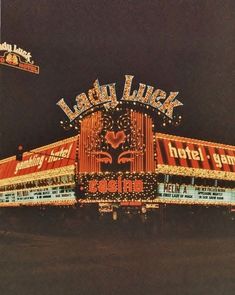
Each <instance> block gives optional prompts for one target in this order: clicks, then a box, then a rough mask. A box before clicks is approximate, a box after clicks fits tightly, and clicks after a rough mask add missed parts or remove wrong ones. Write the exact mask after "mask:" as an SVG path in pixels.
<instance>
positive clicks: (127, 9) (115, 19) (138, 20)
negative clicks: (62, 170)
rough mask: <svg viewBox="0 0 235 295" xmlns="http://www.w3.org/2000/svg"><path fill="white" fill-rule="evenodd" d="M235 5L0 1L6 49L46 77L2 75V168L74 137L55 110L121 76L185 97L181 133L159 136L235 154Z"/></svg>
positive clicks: (120, 81)
mask: <svg viewBox="0 0 235 295" xmlns="http://www.w3.org/2000/svg"><path fill="white" fill-rule="evenodd" d="M234 12H235V2H234V1H233V0H231V1H228V0H223V1H221V0H220V1H216V0H213V1H212V0H210V1H209V0H203V1H199V0H187V1H186V0H185V1H183V0H182V1H180V0H172V1H170V0H163V1H157V0H155V1H147V0H145V1H140V0H135V1H120V0H119V1H110V0H109V1H103V0H99V1H94V0H93V1H90V0H82V1H78V0H77V1H72V0H68V1H64V0H63V1H62V0H57V1H55V0H50V1H48V0H37V1H33V0H2V32H1V33H2V34H1V39H2V40H1V42H4V41H6V42H7V43H10V44H16V45H18V46H19V47H21V48H23V49H25V50H27V51H30V52H31V54H32V57H33V60H34V61H35V64H36V65H39V66H40V75H34V74H31V73H28V72H24V71H20V70H17V69H13V68H10V67H5V66H0V104H1V108H0V109H1V117H0V118H1V119H0V132H1V133H0V135H1V138H0V158H4V157H6V156H10V155H14V154H15V150H16V147H17V146H18V144H23V145H24V146H25V147H26V148H27V149H32V148H35V147H39V146H41V145H45V144H48V143H51V142H54V141H56V140H59V139H63V138H66V137H68V136H70V135H73V134H75V133H71V132H67V131H65V130H63V129H62V128H61V126H60V124H59V121H60V120H61V119H66V115H65V114H64V113H63V111H62V110H61V109H60V108H59V107H58V106H57V105H56V103H57V101H58V100H59V99H60V98H62V97H64V98H65V100H66V102H67V103H68V104H69V105H70V106H72V105H74V104H75V96H76V95H77V94H80V93H82V92H85V93H86V92H87V91H88V89H90V88H91V87H92V84H93V82H94V80H95V79H96V78H99V81H100V83H101V84H107V83H113V82H116V83H117V84H116V85H117V90H118V94H119V98H121V94H122V90H123V86H124V76H125V74H131V75H134V76H135V78H134V81H135V86H136V87H137V86H138V83H140V82H141V83H145V84H147V85H151V86H154V87H155V88H160V89H163V90H165V91H166V92H167V93H169V92H170V91H179V95H178V97H177V98H178V99H179V100H180V101H182V102H183V103H184V106H183V107H179V108H177V109H175V112H176V113H177V114H181V115H182V118H183V119H182V124H181V125H180V126H178V127H172V126H170V127H166V128H164V127H161V125H160V123H161V122H160V121H159V128H158V130H159V132H164V133H171V134H175V135H179V136H186V137H192V138H198V139H203V140H209V141H215V142H222V143H227V144H232V145H234V144H235V112H234V110H235V101H234V96H233V93H234V91H235V86H234V84H235V83H234V78H235V72H234V69H235V67H234V64H235V55H234V52H235V48H234V47H235V40H234V39H235V23H234V19H235V13H234Z"/></svg>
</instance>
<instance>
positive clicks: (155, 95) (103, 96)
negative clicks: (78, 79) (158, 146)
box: [57, 75, 183, 122]
mask: <svg viewBox="0 0 235 295" xmlns="http://www.w3.org/2000/svg"><path fill="white" fill-rule="evenodd" d="M133 78H134V76H130V75H126V76H125V85H124V90H123V95H122V98H121V99H120V101H118V99H117V95H116V86H115V83H110V84H106V85H100V84H99V81H98V79H97V80H96V81H95V82H94V84H93V86H94V87H93V88H92V89H90V90H88V95H86V94H85V93H81V94H79V95H77V96H76V103H77V104H76V105H74V106H73V108H74V111H72V110H71V109H70V107H69V106H68V105H67V104H66V102H65V101H64V99H63V98H62V99H60V100H59V101H58V102H57V105H58V106H60V107H61V109H62V110H63V111H64V112H65V114H66V115H67V117H68V118H69V120H70V122H72V121H73V120H74V119H76V118H77V117H79V116H80V115H81V114H82V113H84V112H86V111H88V110H91V109H92V108H94V107H95V106H100V105H103V106H104V108H105V109H106V110H110V109H114V108H116V106H117V105H118V104H119V103H121V102H124V101H128V102H133V103H136V102H138V103H141V104H144V105H147V106H150V107H152V108H154V109H156V110H158V111H160V112H162V113H163V114H165V115H166V116H167V117H169V118H170V119H172V118H173V110H174V108H175V107H178V106H181V105H183V104H182V103H181V102H180V101H179V100H178V99H176V96H177V95H178V94H179V92H170V94H169V96H167V94H166V92H165V91H163V90H161V89H156V90H154V87H152V86H149V85H146V84H142V83H139V89H138V90H132V89H131V87H132V80H133Z"/></svg>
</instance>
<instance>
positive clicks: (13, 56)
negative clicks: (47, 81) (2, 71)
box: [0, 42, 39, 74]
mask: <svg viewBox="0 0 235 295" xmlns="http://www.w3.org/2000/svg"><path fill="white" fill-rule="evenodd" d="M0 64H1V65H4V66H8V67H12V68H17V69H19V70H23V71H27V72H30V73H33V74H39V66H36V65H35V64H34V62H33V61H32V55H31V53H30V52H28V51H26V50H24V49H22V48H20V47H18V46H17V45H15V44H14V45H11V44H8V43H7V42H4V43H0Z"/></svg>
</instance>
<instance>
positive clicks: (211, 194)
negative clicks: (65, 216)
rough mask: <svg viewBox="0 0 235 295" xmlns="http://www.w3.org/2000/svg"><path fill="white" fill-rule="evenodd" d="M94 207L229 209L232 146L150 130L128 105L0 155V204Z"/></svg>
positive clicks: (234, 195)
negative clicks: (18, 153)
mask: <svg viewBox="0 0 235 295" xmlns="http://www.w3.org/2000/svg"><path fill="white" fill-rule="evenodd" d="M86 204H96V205H99V208H100V211H101V212H102V211H109V212H110V211H115V210H117V209H118V210H119V209H122V208H123V209H126V208H129V209H130V208H133V209H138V210H140V211H141V212H148V210H151V211H152V210H155V209H156V210H157V209H158V208H159V206H161V205H164V206H171V205H178V206H182V205H189V206H205V207H206V206H216V207H226V208H228V209H229V210H233V207H234V208H235V146H231V145H225V144H219V143H212V142H207V141H203V140H197V139H190V138H184V137H179V136H174V135H169V134H162V133H158V132H155V131H154V124H153V120H152V118H151V116H150V115H148V114H144V113H143V112H139V111H136V110H133V109H128V110H126V111H125V112H122V111H120V112H118V111H116V112H115V113H113V114H112V116H111V115H110V114H109V113H106V112H101V111H97V112H95V113H91V114H89V115H87V116H86V117H85V118H84V119H83V120H82V121H81V122H80V129H79V131H78V134H77V135H76V136H73V137H70V138H67V139H64V140H61V141H58V142H55V143H52V144H49V145H46V146H43V147H40V148H37V149H34V150H31V151H28V152H24V154H23V157H22V160H21V161H17V160H16V157H15V156H12V157H9V158H6V159H3V160H1V161H0V206H1V207H22V206H34V207H36V206H40V207H51V206H80V205H82V206H85V205H86Z"/></svg>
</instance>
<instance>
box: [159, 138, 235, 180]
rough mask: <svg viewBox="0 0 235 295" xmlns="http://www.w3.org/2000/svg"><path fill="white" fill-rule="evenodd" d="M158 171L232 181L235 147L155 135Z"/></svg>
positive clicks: (234, 167)
mask: <svg viewBox="0 0 235 295" xmlns="http://www.w3.org/2000/svg"><path fill="white" fill-rule="evenodd" d="M156 144H157V148H156V152H157V155H158V159H157V171H159V172H160V173H166V174H168V173H169V174H178V175H185V176H195V177H205V178H216V179H227V180H235V173H234V172H235V148H234V146H229V145H225V144H218V143H212V142H207V141H202V140H197V139H190V138H184V137H179V136H173V135H167V134H161V133H157V134H156Z"/></svg>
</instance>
